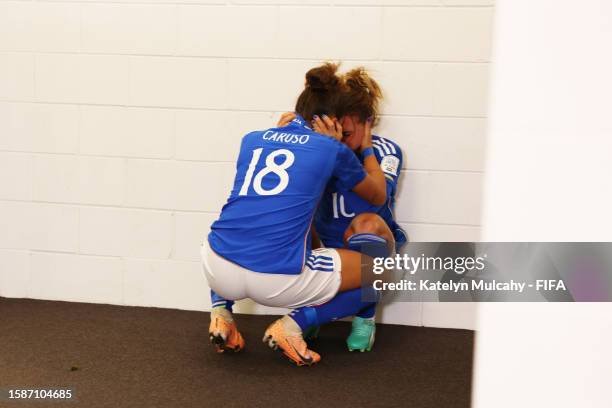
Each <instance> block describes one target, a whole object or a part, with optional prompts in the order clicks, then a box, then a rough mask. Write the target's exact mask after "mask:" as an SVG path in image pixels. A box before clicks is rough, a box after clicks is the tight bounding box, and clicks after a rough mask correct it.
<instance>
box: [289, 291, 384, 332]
mask: <svg viewBox="0 0 612 408" xmlns="http://www.w3.org/2000/svg"><path fill="white" fill-rule="evenodd" d="M362 296H363V297H364V298H367V299H377V298H378V292H376V290H375V289H374V288H372V287H371V286H369V287H367V288H363V289H361V288H360V289H353V290H347V291H346V292H340V293H338V294H337V295H336V296H335V297H334V298H333V299H332V300H330V301H329V302H327V303H324V304H322V305H319V306H305V307H300V308H299V309H295V310H293V311H292V312H291V313H289V316H290V317H291V318H292V319H293V320H295V322H296V323H297V324H298V326H300V329H302V331H306V330H308V328H310V327H312V326H321V325H323V324H325V323H329V322H332V321H334V320H337V319H341V318H343V317H348V316H353V315H355V314H356V313H359V312H360V311H361V310H363V309H365V308H368V307H371V306H376V302H372V301H363V300H362Z"/></svg>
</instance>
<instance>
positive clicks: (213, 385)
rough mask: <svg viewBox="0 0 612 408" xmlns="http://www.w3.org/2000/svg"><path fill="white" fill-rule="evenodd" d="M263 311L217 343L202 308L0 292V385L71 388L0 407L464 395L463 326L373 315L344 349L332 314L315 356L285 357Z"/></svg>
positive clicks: (458, 407)
mask: <svg viewBox="0 0 612 408" xmlns="http://www.w3.org/2000/svg"><path fill="white" fill-rule="evenodd" d="M273 319H274V317H273V316H247V315H238V316H237V321H238V324H239V327H240V329H241V331H242V333H243V335H244V337H245V339H246V342H247V345H246V349H245V350H244V351H243V352H241V353H239V354H236V355H217V354H216V353H214V352H213V349H212V346H209V345H208V343H207V328H208V314H207V313H202V312H190V311H181V310H168V309H156V308H140V307H122V306H110V305H96V304H85V303H68V302H51V301H40V300H29V299H5V298H0V389H2V388H4V389H6V388H8V387H20V388H24V387H26V388H34V387H43V388H51V387H65V388H66V387H67V388H71V389H73V390H74V393H75V396H76V401H73V402H66V401H64V402H61V403H53V402H48V401H47V402H37V403H24V402H20V403H17V402H14V401H8V400H3V401H0V407H2V408H4V407H26V406H37V407H41V406H55V407H57V406H66V407H87V408H95V407H113V408H118V407H130V408H132V407H134V408H137V407H164V408H169V407H216V408H222V407H267V408H273V407H308V408H324V407H325V408H327V407H333V408H340V407H351V408H355V407H414V408H420V407H432V408H434V407H435V408H440V407H452V408H464V407H469V406H470V394H471V392H470V391H471V379H472V351H473V342H474V333H473V332H471V331H467V330H451V329H433V328H423V327H407V326H396V325H379V326H378V332H377V336H376V338H377V342H376V346H375V347H374V350H373V351H372V352H370V353H355V352H354V353H349V352H348V351H347V350H346V347H345V344H344V339H345V337H346V335H347V332H348V330H349V323H345V322H336V323H333V324H330V325H329V326H326V327H324V328H323V329H322V331H321V336H320V338H319V339H318V340H316V341H315V342H312V343H311V348H312V349H313V350H316V351H318V352H319V353H320V354H321V355H322V357H323V359H322V361H321V363H320V364H318V365H317V366H315V367H296V366H294V365H292V364H290V363H289V361H288V360H286V359H285V358H284V357H283V356H282V355H281V354H280V353H275V352H273V351H271V350H270V349H268V348H267V347H266V346H265V345H264V344H263V343H262V342H261V337H262V333H263V331H264V329H265V327H266V326H267V324H268V323H269V322H271V321H272V320H273Z"/></svg>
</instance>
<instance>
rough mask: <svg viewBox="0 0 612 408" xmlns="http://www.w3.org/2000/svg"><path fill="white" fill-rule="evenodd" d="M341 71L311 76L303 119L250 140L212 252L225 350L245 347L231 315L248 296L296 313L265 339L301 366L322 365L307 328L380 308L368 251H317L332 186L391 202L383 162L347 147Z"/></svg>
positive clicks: (206, 247)
mask: <svg viewBox="0 0 612 408" xmlns="http://www.w3.org/2000/svg"><path fill="white" fill-rule="evenodd" d="M336 70H337V66H335V65H333V64H325V65H323V66H321V67H318V68H314V69H312V70H310V71H309V72H308V73H307V74H306V87H305V89H304V91H303V92H302V94H301V95H300V97H299V98H298V101H297V103H296V109H295V110H296V113H297V114H298V116H297V117H296V118H295V119H293V120H292V121H291V123H290V124H289V125H287V126H285V127H283V128H272V129H267V130H263V131H255V132H251V133H249V134H247V135H246V136H245V137H244V138H243V139H242V143H241V147H240V153H239V156H238V161H237V165H236V177H235V179H234V186H233V188H232V191H231V193H230V197H229V198H228V200H227V203H226V204H225V205H224V206H223V209H222V211H221V214H220V216H219V219H218V220H217V221H215V222H214V223H213V225H212V226H211V232H210V234H209V236H208V240H206V241H205V242H204V243H203V245H202V261H203V266H204V273H205V275H206V278H207V280H208V283H209V286H210V288H211V289H212V290H213V306H214V308H213V309H212V312H211V324H210V329H209V332H210V337H211V340H212V342H213V343H214V344H215V345H216V347H217V350H218V351H225V350H234V351H238V350H240V349H242V348H243V347H244V339H243V338H242V336H241V335H240V333H239V331H238V329H237V325H236V322H235V319H234V317H233V315H232V313H231V309H232V302H233V301H234V300H238V299H243V298H247V297H248V298H251V299H253V300H254V301H255V302H257V303H260V304H263V305H266V306H274V307H287V308H291V309H295V310H294V311H293V312H292V313H291V314H290V315H287V316H284V317H282V318H281V319H279V320H277V321H275V322H274V323H272V324H271V325H270V326H269V327H268V329H267V330H266V331H265V333H264V341H265V342H266V343H268V344H269V345H270V346H271V347H272V348H276V349H280V350H282V351H283V353H284V354H285V355H286V356H287V357H289V358H290V359H291V360H293V361H294V362H296V363H297V364H299V365H310V364H313V363H316V362H318V361H319V360H320V356H319V355H318V354H317V353H316V352H314V351H312V350H309V349H308V346H307V344H306V342H305V341H304V339H303V331H304V330H306V329H308V328H309V327H312V326H315V325H320V324H324V323H327V322H329V321H331V320H334V319H335V318H337V317H342V316H340V315H344V316H348V315H354V314H356V313H358V312H359V311H360V310H362V309H364V308H366V307H369V306H370V305H371V304H372V302H364V301H362V299H361V294H360V288H361V285H362V277H361V267H362V265H361V263H362V256H361V254H359V253H357V252H354V251H351V250H348V249H344V248H343V249H332V248H319V249H312V247H311V239H310V238H311V223H312V219H313V217H314V213H315V211H316V208H317V204H318V202H319V199H320V197H321V195H322V194H323V192H324V190H325V186H326V185H327V183H328V182H329V181H330V180H332V179H333V180H334V183H336V185H338V186H340V187H341V188H342V190H343V191H344V190H346V191H352V192H354V193H356V194H357V195H358V196H360V197H362V198H363V199H364V200H366V201H368V202H370V203H372V204H375V205H382V204H383V203H384V202H385V200H386V198H387V193H386V182H385V177H384V174H383V172H382V171H381V169H380V166H379V165H378V163H377V161H376V159H375V157H374V156H372V155H370V156H368V157H366V158H365V159H364V161H363V164H362V163H360V162H359V160H358V159H357V157H356V156H355V154H354V153H353V152H352V151H351V150H350V149H348V148H347V147H346V146H345V145H344V144H342V143H340V141H339V140H340V139H341V138H342V128H341V125H340V124H339V123H338V122H337V121H334V120H333V117H335V116H337V113H338V109H339V108H338V107H339V101H340V97H341V94H342V92H343V90H344V84H343V82H342V81H341V80H340V79H339V78H338V76H337V75H336ZM323 114H324V115H325V116H323ZM316 115H322V116H321V117H317V116H316ZM313 128H315V129H319V132H324V133H326V134H327V136H326V135H324V134H322V133H318V132H316V131H315V130H313ZM364 147H365V148H371V147H370V146H367V143H364ZM393 244H394V243H393V242H388V243H385V245H388V247H391V246H392V245H393ZM366 261H367V260H366ZM369 261H370V262H371V259H369ZM369 279H371V280H373V279H374V277H373V276H371V277H369ZM364 283H365V284H366V285H369V284H371V281H369V282H368V281H365V282H364ZM315 305H319V306H315Z"/></svg>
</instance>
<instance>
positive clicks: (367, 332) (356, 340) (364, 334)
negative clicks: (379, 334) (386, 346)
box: [346, 316, 376, 352]
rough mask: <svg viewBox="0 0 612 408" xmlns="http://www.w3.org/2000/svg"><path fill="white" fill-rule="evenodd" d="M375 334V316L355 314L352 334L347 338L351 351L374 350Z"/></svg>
mask: <svg viewBox="0 0 612 408" xmlns="http://www.w3.org/2000/svg"><path fill="white" fill-rule="evenodd" d="M375 334H376V322H375V321H374V318H371V319H364V318H362V317H358V316H355V318H354V319H353V324H352V327H351V334H350V335H349V336H348V338H347V339H346V345H347V346H348V349H349V351H353V350H359V351H361V352H364V351H370V350H372V346H373V345H374V335H375Z"/></svg>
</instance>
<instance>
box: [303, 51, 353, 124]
mask: <svg viewBox="0 0 612 408" xmlns="http://www.w3.org/2000/svg"><path fill="white" fill-rule="evenodd" d="M338 65H339V64H334V63H331V62H326V63H324V64H323V65H321V66H318V67H315V68H312V69H310V70H309V71H308V72H307V73H306V86H305V87H304V90H303V91H302V93H301V94H300V96H299V97H298V100H297V102H296V104H295V112H296V113H298V114H300V115H301V116H302V117H303V118H304V119H306V120H307V121H308V122H310V121H311V120H312V117H313V116H314V115H323V114H325V115H328V116H337V114H338V105H339V99H340V91H341V90H342V81H341V80H340V78H339V77H338V75H337V74H336V72H337V71H338Z"/></svg>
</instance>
